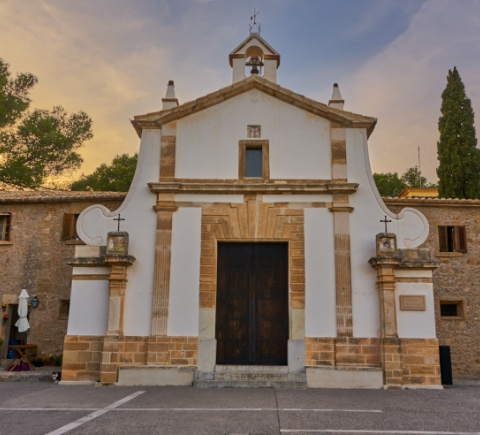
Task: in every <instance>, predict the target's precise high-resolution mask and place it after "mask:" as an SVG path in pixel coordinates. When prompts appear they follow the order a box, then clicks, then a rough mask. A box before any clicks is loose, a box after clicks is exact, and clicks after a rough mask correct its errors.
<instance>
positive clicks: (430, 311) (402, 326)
mask: <svg viewBox="0 0 480 435" xmlns="http://www.w3.org/2000/svg"><path fill="white" fill-rule="evenodd" d="M395 277H396V278H403V279H412V280H415V279H416V278H420V279H422V278H423V279H428V280H431V279H432V271H431V270H414V271H410V270H397V271H396V272H395ZM401 295H418V296H425V308H426V309H425V311H402V310H400V296H401ZM395 304H396V314H397V329H398V336H399V338H435V337H436V331H435V301H434V296H433V284H432V283H431V282H397V284H396V285H395Z"/></svg>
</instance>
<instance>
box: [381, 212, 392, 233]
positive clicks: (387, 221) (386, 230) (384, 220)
mask: <svg viewBox="0 0 480 435" xmlns="http://www.w3.org/2000/svg"><path fill="white" fill-rule="evenodd" d="M380 222H382V223H384V224H385V234H387V233H388V229H387V224H388V223H389V222H392V221H391V220H390V219H387V216H385V218H384V219H381V220H380Z"/></svg>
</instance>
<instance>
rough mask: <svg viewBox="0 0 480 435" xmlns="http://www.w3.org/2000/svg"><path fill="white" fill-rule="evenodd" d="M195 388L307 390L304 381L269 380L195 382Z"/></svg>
mask: <svg viewBox="0 0 480 435" xmlns="http://www.w3.org/2000/svg"><path fill="white" fill-rule="evenodd" d="M193 385H194V387H196V388H271V389H275V390H304V389H305V388H307V383H306V382H305V381H303V382H301V381H285V382H281V381H271V380H244V381H240V380H237V381H231V380H230V381H227V380H209V381H205V380H204V381H202V380H195V382H194V384H193Z"/></svg>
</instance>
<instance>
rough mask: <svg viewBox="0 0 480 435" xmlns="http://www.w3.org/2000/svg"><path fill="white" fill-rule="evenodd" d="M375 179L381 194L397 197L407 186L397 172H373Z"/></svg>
mask: <svg viewBox="0 0 480 435" xmlns="http://www.w3.org/2000/svg"><path fill="white" fill-rule="evenodd" d="M373 179H374V180H375V184H376V185H377V189H378V191H379V192H380V195H381V196H385V197H387V196H390V197H392V198H393V197H395V196H398V195H399V194H400V192H401V191H402V190H403V189H405V187H407V185H406V184H405V182H404V181H403V180H401V179H400V178H399V177H398V174H397V173H396V172H394V173H391V172H387V173H385V174H383V173H379V174H377V173H375V174H373Z"/></svg>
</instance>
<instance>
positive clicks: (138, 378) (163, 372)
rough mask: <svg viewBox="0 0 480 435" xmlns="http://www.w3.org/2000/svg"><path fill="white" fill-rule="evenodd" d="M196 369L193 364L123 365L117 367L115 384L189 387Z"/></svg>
mask: <svg viewBox="0 0 480 435" xmlns="http://www.w3.org/2000/svg"><path fill="white" fill-rule="evenodd" d="M196 371H197V367H195V366H129V367H126V366H123V367H120V368H119V374H118V382H116V385H122V386H136V385H153V386H161V387H164V386H177V387H191V386H192V385H193V381H194V378H195V372H196Z"/></svg>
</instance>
